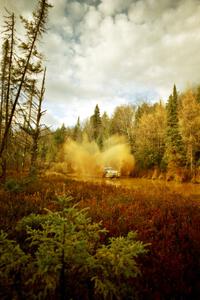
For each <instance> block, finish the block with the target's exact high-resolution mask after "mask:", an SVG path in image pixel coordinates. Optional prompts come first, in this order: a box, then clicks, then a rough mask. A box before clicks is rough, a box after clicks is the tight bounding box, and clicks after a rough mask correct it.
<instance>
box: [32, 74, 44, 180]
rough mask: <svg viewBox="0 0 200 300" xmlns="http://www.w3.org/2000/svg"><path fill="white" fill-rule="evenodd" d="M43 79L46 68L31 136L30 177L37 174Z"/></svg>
mask: <svg viewBox="0 0 200 300" xmlns="http://www.w3.org/2000/svg"><path fill="white" fill-rule="evenodd" d="M45 78H46V68H45V70H44V75H43V80H42V87H41V91H40V95H39V103H38V111H37V119H36V127H35V129H34V132H33V134H32V139H33V146H32V151H31V166H30V172H29V173H30V175H31V176H32V175H36V174H37V156H38V140H39V136H40V120H41V117H42V101H43V98H44V92H45V87H44V86H45Z"/></svg>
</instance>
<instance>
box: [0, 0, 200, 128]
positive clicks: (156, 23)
mask: <svg viewBox="0 0 200 300" xmlns="http://www.w3.org/2000/svg"><path fill="white" fill-rule="evenodd" d="M49 2H50V3H51V4H53V6H54V7H53V8H52V9H51V10H50V12H49V19H48V32H47V33H46V34H45V35H44V36H43V39H42V42H41V45H40V47H41V48H42V51H43V53H44V54H45V57H46V61H45V65H46V67H47V80H46V94H45V101H44V107H45V109H47V113H46V115H45V122H46V123H47V125H51V126H52V127H54V128H55V127H57V126H61V124H62V123H64V124H65V125H66V126H72V125H74V124H75V123H76V121H77V118H78V117H79V116H80V119H81V121H84V120H85V119H86V118H87V117H88V116H90V115H92V114H93V112H94V108H95V105H96V104H98V105H99V107H100V111H101V113H103V112H104V111H107V113H108V114H109V115H111V114H112V113H113V111H114V109H115V108H116V107H117V106H119V105H124V104H133V105H137V104H139V103H140V102H142V101H147V102H156V101H158V100H159V99H162V100H163V101H167V98H168V96H169V95H170V93H171V92H172V88H173V85H174V83H175V84H176V86H177V89H178V91H180V92H181V91H182V90H184V89H185V88H187V87H188V86H191V85H196V84H200V72H199V66H200V55H199V49H200V17H199V16H200V0H160V1H157V0H79V1H78V0H76V1H75V0H50V1H49ZM36 5H37V0H17V1H16V0H0V24H2V19H3V18H2V12H3V8H4V7H7V8H8V9H9V10H10V11H14V12H15V13H16V15H19V14H21V15H23V16H25V17H29V16H30V15H31V11H32V10H33V8H34V7H35V6H36Z"/></svg>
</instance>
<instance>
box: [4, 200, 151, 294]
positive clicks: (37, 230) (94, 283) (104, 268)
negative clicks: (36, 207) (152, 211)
mask: <svg viewBox="0 0 200 300" xmlns="http://www.w3.org/2000/svg"><path fill="white" fill-rule="evenodd" d="M60 207H62V209H60V210H59V211H57V212H52V211H47V214H45V215H34V214H33V215H29V216H27V217H25V218H23V219H22V220H21V221H20V222H19V223H18V225H17V236H18V238H19V239H20V241H21V242H20V244H21V245H19V244H17V243H16V242H15V241H12V240H9V239H8V238H7V236H6V234H5V233H3V232H2V233H1V235H0V249H1V250H0V254H1V255H0V257H1V258H0V269H1V273H0V282H1V288H3V289H4V292H3V294H2V295H1V296H2V299H23V298H24V299H128V297H131V299H133V298H135V290H134V288H130V286H129V285H128V284H127V280H128V279H130V278H132V279H133V278H135V277H137V276H138V275H139V274H140V270H139V267H138V264H137V262H136V258H137V257H138V256H140V255H142V254H144V253H146V252H147V250H146V246H147V245H144V244H143V243H142V242H140V241H136V235H135V233H133V232H129V233H128V235H127V236H126V237H117V238H110V239H108V241H107V243H106V244H102V237H103V236H105V234H106V232H107V231H106V230H105V229H102V226H101V224H100V223H91V219H90V218H89V217H88V216H87V213H86V211H85V210H78V209H77V208H76V207H75V206H72V207H71V206H68V201H67V202H66V205H65V203H64V201H63V198H61V205H60Z"/></svg>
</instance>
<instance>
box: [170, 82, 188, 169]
mask: <svg viewBox="0 0 200 300" xmlns="http://www.w3.org/2000/svg"><path fill="white" fill-rule="evenodd" d="M166 108H167V130H166V158H167V163H168V168H173V167H179V166H183V165H184V164H185V151H184V145H183V141H182V137H181V134H180V132H179V124H178V94H177V90H176V86H175V85H174V88H173V95H170V97H169V99H168V102H167V107H166Z"/></svg>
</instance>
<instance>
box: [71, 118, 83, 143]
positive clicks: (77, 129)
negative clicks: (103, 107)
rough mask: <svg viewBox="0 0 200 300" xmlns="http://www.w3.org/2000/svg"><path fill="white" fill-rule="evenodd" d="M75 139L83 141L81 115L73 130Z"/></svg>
mask: <svg viewBox="0 0 200 300" xmlns="http://www.w3.org/2000/svg"><path fill="white" fill-rule="evenodd" d="M73 139H74V140H75V141H76V142H81V141H82V131H81V124H80V117H78V120H77V123H76V125H75V127H74V130H73Z"/></svg>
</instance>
